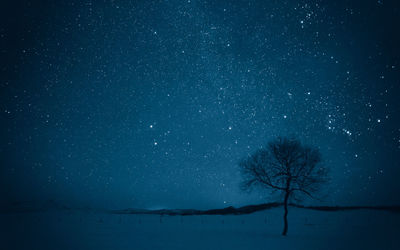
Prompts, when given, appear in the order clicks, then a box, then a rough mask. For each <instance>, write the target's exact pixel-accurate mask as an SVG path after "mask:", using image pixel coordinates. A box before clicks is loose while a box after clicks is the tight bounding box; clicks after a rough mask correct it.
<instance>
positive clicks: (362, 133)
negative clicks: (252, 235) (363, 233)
mask: <svg viewBox="0 0 400 250" xmlns="http://www.w3.org/2000/svg"><path fill="white" fill-rule="evenodd" d="M395 2H396V1H392V2H390V1H384V0H383V1H373V0H362V1H361V0H359V1H349V0H348V1H331V0H318V1H300V0H286V1H281V0H268V1H267V0H259V1H239V0H235V1H234V0H232V1H211V0H209V1H204V0H202V1H200V0H199V1H198V0H186V1H183V0H180V1H178V0H163V1H148V0H143V1H117V0H116V1H1V4H0V11H1V13H0V14H1V15H0V16H1V17H0V21H1V24H0V76H1V77H0V138H1V140H0V195H1V196H0V197H1V201H2V202H10V201H36V200H48V199H53V200H56V201H59V202H60V203H63V204H66V205H69V206H90V207H106V208H125V207H137V208H214V207H225V206H230V205H233V206H240V205H247V204H256V203H262V202H268V201H275V200H276V197H275V196H270V195H269V192H263V191H258V192H257V191H254V192H252V193H250V194H249V193H246V192H244V191H241V190H240V185H239V184H240V182H241V180H242V177H241V175H240V171H239V167H238V162H239V160H240V159H241V158H243V157H245V156H247V155H248V154H251V153H253V152H254V151H255V150H256V149H258V148H260V147H263V146H265V145H266V144H267V142H268V141H269V140H271V139H273V138H275V137H276V136H295V137H298V138H299V139H300V140H301V141H303V142H304V143H306V144H309V145H313V146H315V147H318V148H319V149H320V150H321V152H322V154H323V159H324V164H325V165H326V166H327V167H328V168H329V169H330V178H331V180H330V182H329V183H328V184H327V185H326V189H325V191H324V193H325V194H329V196H327V197H326V198H325V199H324V201H322V202H321V201H314V202H310V201H308V202H309V203H312V204H330V205H381V204H385V205H391V204H399V203H400V196H399V195H398V194H399V193H400V181H399V179H400V166H399V164H400V117H399V114H400V105H399V104H398V100H399V99H398V98H399V94H400V71H399V69H400V46H399V45H400V34H399V24H400V3H395Z"/></svg>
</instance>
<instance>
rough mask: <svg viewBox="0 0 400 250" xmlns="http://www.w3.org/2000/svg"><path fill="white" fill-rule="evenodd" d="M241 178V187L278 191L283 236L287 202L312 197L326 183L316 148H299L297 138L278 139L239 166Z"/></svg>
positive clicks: (324, 170) (301, 146)
mask: <svg viewBox="0 0 400 250" xmlns="http://www.w3.org/2000/svg"><path fill="white" fill-rule="evenodd" d="M239 166H240V168H241V171H242V173H243V176H244V182H243V188H244V189H249V188H251V187H253V186H259V187H263V188H267V189H271V190H272V191H273V192H274V191H278V192H280V193H281V194H282V195H283V197H284V201H283V205H284V209H285V213H284V216H283V219H284V228H283V232H282V235H286V234H287V230H288V221H287V215H288V202H289V200H291V199H294V200H300V199H301V198H302V197H303V196H308V197H311V198H315V197H314V194H315V193H316V192H317V191H318V190H319V189H320V187H321V184H323V183H325V182H326V181H327V169H326V168H324V167H323V166H321V154H320V152H319V150H318V149H316V148H312V147H309V146H305V145H302V144H301V143H300V141H299V140H298V139H292V138H286V137H278V138H277V139H275V140H273V141H271V142H269V143H268V145H267V147H266V148H263V149H259V150H257V151H256V152H255V153H254V154H252V155H250V156H248V157H246V158H245V159H243V160H241V161H240V163H239Z"/></svg>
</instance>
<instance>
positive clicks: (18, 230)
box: [0, 208, 400, 250]
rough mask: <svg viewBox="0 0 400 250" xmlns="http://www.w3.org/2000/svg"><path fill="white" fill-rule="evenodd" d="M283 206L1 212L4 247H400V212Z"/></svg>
mask: <svg viewBox="0 0 400 250" xmlns="http://www.w3.org/2000/svg"><path fill="white" fill-rule="evenodd" d="M282 212H283V211H282V208H274V209H270V210H265V211H262V212H257V213H254V214H249V215H199V216H159V215H129V214H126V215H116V214H105V213H87V212H77V211H53V212H37V213H9V214H0V231H1V234H0V244H1V245H0V249H5V250H6V249H40V250H47V249H52V250H53V249H54V250H59V249H74V250H79V249H110V250H113V249H230V250H232V249H280V250H282V249H400V214H399V213H392V212H387V211H370V210H359V211H339V212H323V211H312V210H305V209H300V208H290V210H289V232H288V236H287V237H283V236H281V235H280V233H281V230H282Z"/></svg>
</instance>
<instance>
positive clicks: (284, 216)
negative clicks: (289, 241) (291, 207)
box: [282, 192, 289, 236]
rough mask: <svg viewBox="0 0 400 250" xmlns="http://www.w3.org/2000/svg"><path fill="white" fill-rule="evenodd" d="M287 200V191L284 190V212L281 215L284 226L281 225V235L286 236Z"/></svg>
mask: <svg viewBox="0 0 400 250" xmlns="http://www.w3.org/2000/svg"><path fill="white" fill-rule="evenodd" d="M288 200H289V192H286V194H285V201H284V208H285V213H284V215H283V221H284V227H283V232H282V235H283V236H286V234H287V231H288V220H287V215H288Z"/></svg>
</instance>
